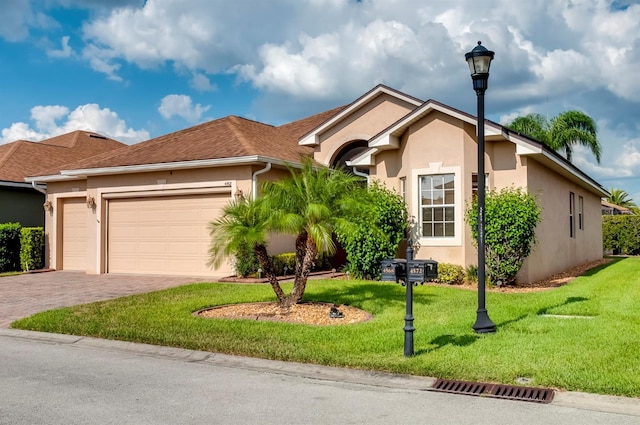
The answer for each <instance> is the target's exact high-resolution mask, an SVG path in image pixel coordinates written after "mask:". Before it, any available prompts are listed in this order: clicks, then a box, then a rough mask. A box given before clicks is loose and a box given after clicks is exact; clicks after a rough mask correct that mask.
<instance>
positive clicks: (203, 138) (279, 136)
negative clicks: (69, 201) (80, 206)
mask: <svg viewBox="0 0 640 425" xmlns="http://www.w3.org/2000/svg"><path fill="white" fill-rule="evenodd" d="M342 108H343V107H340V108H335V109H331V110H329V111H325V112H322V113H320V114H317V115H313V116H311V117H307V118H304V119H302V120H299V121H294V122H292V123H289V124H285V125H282V126H279V127H274V126H272V125H268V124H263V123H260V122H257V121H251V120H248V119H245V118H240V117H237V116H228V117H224V118H220V119H217V120H213V121H209V122H206V123H203V124H199V125H196V126H194V127H189V128H186V129H184V130H180V131H176V132H174V133H170V134H166V135H163V136H160V137H156V138H155V139H150V140H147V141H144V142H140V143H137V144H135V145H131V146H129V147H127V148H126V149H123V150H122V151H118V152H110V153H106V154H102V155H98V156H96V157H93V158H89V159H86V160H82V161H78V162H74V163H73V164H68V165H67V166H66V167H65V168H61V169H59V170H57V171H55V172H49V173H46V174H45V173H42V174H40V175H53V174H56V173H57V172H59V171H61V170H63V169H64V170H85V169H95V168H109V167H123V166H133V165H146V164H164V163H172V162H184V161H198V160H207V159H221V158H234V157H245V156H265V157H269V158H275V159H280V160H283V161H287V162H296V163H299V162H300V161H301V158H302V156H304V155H309V154H311V153H312V152H313V149H312V148H309V147H306V146H299V145H298V138H299V137H300V136H302V135H303V134H305V133H306V132H308V131H310V130H311V129H312V128H314V127H316V126H318V125H320V124H321V123H323V122H324V121H326V120H327V119H328V118H330V117H331V116H333V115H334V114H336V113H337V112H339V111H340V110H342Z"/></svg>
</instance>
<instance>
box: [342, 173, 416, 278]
mask: <svg viewBox="0 0 640 425" xmlns="http://www.w3.org/2000/svg"><path fill="white" fill-rule="evenodd" d="M364 198H365V199H362V200H361V201H360V202H361V203H362V205H366V206H368V208H366V211H363V213H362V214H361V215H360V216H359V217H357V218H356V219H354V221H355V226H356V230H355V231H354V232H352V234H351V235H350V236H346V235H342V234H340V233H338V234H337V237H338V241H339V242H340V243H341V244H342V246H343V247H344V249H345V251H346V252H347V261H348V265H347V267H346V268H345V270H347V271H349V273H350V274H351V276H353V277H355V278H369V279H376V278H378V277H380V262H381V261H382V260H384V259H385V258H389V257H395V255H396V250H397V249H398V244H399V243H400V241H401V240H402V238H403V237H404V236H405V234H406V231H407V207H406V204H405V202H404V199H402V196H400V195H399V194H397V193H396V192H393V191H391V190H389V189H387V188H386V187H384V186H381V185H380V184H378V183H373V184H372V185H371V186H370V187H369V189H368V190H367V191H366V192H365V193H364Z"/></svg>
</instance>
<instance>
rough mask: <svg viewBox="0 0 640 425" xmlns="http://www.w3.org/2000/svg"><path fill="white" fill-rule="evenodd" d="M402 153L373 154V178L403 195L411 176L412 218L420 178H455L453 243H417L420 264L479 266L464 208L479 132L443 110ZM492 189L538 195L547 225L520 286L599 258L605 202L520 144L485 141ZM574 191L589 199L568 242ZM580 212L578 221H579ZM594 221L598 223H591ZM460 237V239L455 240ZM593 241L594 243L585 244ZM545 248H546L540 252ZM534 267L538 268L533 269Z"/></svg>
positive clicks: (416, 131) (418, 128) (404, 140)
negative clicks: (523, 151)
mask: <svg viewBox="0 0 640 425" xmlns="http://www.w3.org/2000/svg"><path fill="white" fill-rule="evenodd" d="M400 140H401V143H400V147H399V148H398V149H393V150H387V151H381V152H379V153H377V154H376V155H375V158H374V161H375V166H374V167H372V169H371V177H372V179H376V180H378V181H380V182H383V183H384V184H386V186H387V187H389V188H393V189H395V190H397V191H398V192H400V179H401V178H406V196H407V199H406V201H407V204H408V208H409V215H410V216H413V217H414V218H415V219H417V218H418V205H419V194H418V176H419V175H424V174H445V173H446V174H449V173H454V174H455V175H456V196H457V194H458V193H460V196H459V197H458V198H457V199H456V223H457V224H458V223H459V226H457V227H456V238H454V239H449V240H447V239H448V238H430V239H427V238H420V239H419V240H418V242H419V245H420V248H419V250H418V251H417V252H416V253H415V254H414V255H415V256H416V258H422V259H434V260H436V261H438V262H443V263H454V264H460V265H462V266H464V267H466V266H469V265H472V264H477V258H478V257H477V256H478V252H477V248H476V247H475V246H474V244H473V239H472V237H471V229H470V228H469V226H468V224H467V223H466V222H465V221H464V210H465V209H466V206H467V202H468V201H469V200H470V199H471V194H472V174H474V173H477V148H478V147H477V144H476V141H475V126H473V125H471V124H469V123H463V122H461V121H459V120H456V119H455V118H452V117H450V116H448V115H446V114H443V113H440V112H432V113H430V114H429V115H427V116H426V117H424V118H423V119H421V120H420V121H418V122H416V123H414V124H413V125H412V126H411V127H410V128H409V129H408V130H407V131H406V132H405V133H404V135H403V136H402V137H401V139H400ZM485 172H486V173H487V174H488V186H487V190H491V189H495V190H500V189H503V188H507V187H515V188H518V187H520V188H524V189H526V190H528V191H529V192H531V193H534V194H536V195H537V196H538V197H539V200H540V204H541V206H542V209H543V215H542V217H543V220H544V221H543V223H541V224H540V225H539V226H538V229H537V233H538V235H537V236H538V243H537V245H536V247H535V248H534V252H533V254H532V255H531V256H530V258H529V259H528V260H527V261H525V264H524V266H523V269H522V271H521V272H520V274H519V275H518V280H519V282H521V283H529V282H533V281H536V280H539V279H542V278H545V277H548V276H549V275H551V274H553V273H556V272H559V271H563V270H566V269H568V268H570V267H572V266H575V265H579V264H582V263H585V262H588V261H592V260H594V259H598V258H601V256H602V243H601V241H602V228H601V224H600V223H601V215H600V214H601V210H600V198H599V196H598V195H596V194H594V193H592V192H590V191H589V190H588V189H586V188H584V187H580V186H579V185H577V184H575V183H572V182H571V181H569V180H568V179H567V178H565V177H563V176H561V175H559V174H558V173H555V172H553V171H552V170H550V169H548V168H546V167H544V166H542V165H541V164H540V163H538V162H536V161H535V160H534V159H532V158H529V157H526V156H520V155H518V154H517V153H516V145H515V144H513V143H512V142H509V141H506V140H495V139H492V140H488V141H486V143H485ZM569 191H573V192H574V193H575V196H576V198H575V199H576V210H577V206H578V199H579V196H582V197H583V199H584V223H585V225H584V229H583V230H580V229H578V227H577V224H576V238H575V239H570V238H569V233H568V232H569V231H568V214H569V213H568V204H569V200H568V197H569ZM577 220H578V218H577V213H576V223H577ZM594 222H595V223H596V224H595V225H594ZM458 235H459V236H458ZM588 241H590V242H588ZM542 247H545V248H542ZM530 264H535V267H532V266H530Z"/></svg>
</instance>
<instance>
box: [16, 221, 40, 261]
mask: <svg viewBox="0 0 640 425" xmlns="http://www.w3.org/2000/svg"><path fill="white" fill-rule="evenodd" d="M20 266H21V267H22V270H23V271H29V270H38V269H42V268H44V229H43V228H42V227H23V228H22V230H21V232H20Z"/></svg>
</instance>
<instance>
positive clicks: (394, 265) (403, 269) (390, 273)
mask: <svg viewBox="0 0 640 425" xmlns="http://www.w3.org/2000/svg"><path fill="white" fill-rule="evenodd" d="M381 269H382V270H381V275H382V278H381V280H383V281H386V282H399V281H401V280H404V279H405V276H406V275H407V260H405V259H404V258H387V259H386V260H382V263H381Z"/></svg>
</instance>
